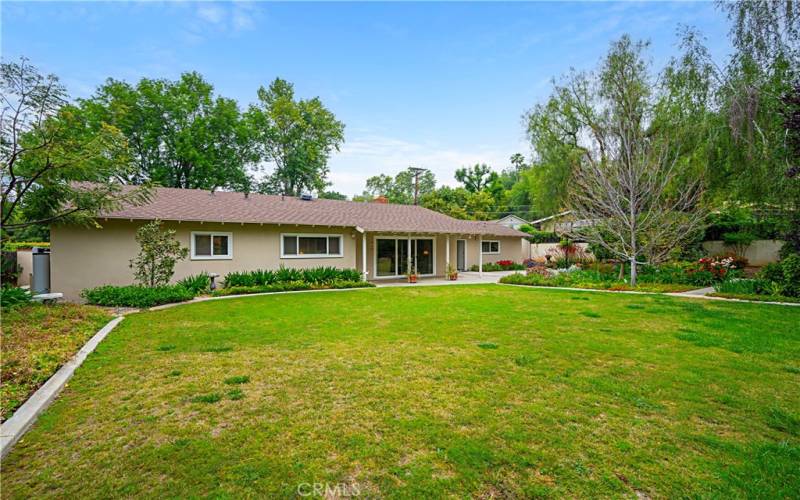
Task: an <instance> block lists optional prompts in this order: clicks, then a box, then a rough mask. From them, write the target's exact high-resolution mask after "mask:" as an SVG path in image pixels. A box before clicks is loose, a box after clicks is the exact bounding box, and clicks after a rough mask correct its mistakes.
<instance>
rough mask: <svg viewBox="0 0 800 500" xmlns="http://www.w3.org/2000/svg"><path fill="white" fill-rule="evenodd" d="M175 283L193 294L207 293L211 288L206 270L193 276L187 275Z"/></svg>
mask: <svg viewBox="0 0 800 500" xmlns="http://www.w3.org/2000/svg"><path fill="white" fill-rule="evenodd" d="M177 284H178V285H180V286H182V287H184V288H185V289H187V290H189V291H190V292H192V294H193V295H200V294H202V293H207V292H208V291H209V289H210V288H211V277H210V276H209V275H208V273H207V272H205V271H203V272H202V273H200V274H195V275H194V276H187V277H185V278H183V279H182V280H180V281H178V283H177Z"/></svg>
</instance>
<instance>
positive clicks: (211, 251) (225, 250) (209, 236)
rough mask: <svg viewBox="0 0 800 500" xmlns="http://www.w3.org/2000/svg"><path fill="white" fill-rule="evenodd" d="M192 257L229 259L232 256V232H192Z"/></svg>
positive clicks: (196, 258)
mask: <svg viewBox="0 0 800 500" xmlns="http://www.w3.org/2000/svg"><path fill="white" fill-rule="evenodd" d="M191 247H192V259H195V260H202V259H207V260H211V259H230V258H232V257H233V235H232V233H214V232H193V233H192V245H191Z"/></svg>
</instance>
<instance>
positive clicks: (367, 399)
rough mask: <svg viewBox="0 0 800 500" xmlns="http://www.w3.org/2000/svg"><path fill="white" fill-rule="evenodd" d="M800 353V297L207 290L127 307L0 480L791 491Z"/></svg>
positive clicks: (677, 493) (375, 492)
mask: <svg viewBox="0 0 800 500" xmlns="http://www.w3.org/2000/svg"><path fill="white" fill-rule="evenodd" d="M576 299H580V300H576ZM583 299H586V300H583ZM629 306H636V307H629ZM590 312H594V313H596V314H597V315H599V317H595V316H590V315H587V313H590ZM162 345H174V346H176V347H175V349H173V350H170V351H159V350H158V346H162ZM218 346H230V347H231V348H232V349H231V350H215V349H211V348H213V347H218ZM490 346H491V347H490ZM798 360H800V309H798V308H793V307H784V306H773V305H766V304H746V303H724V302H717V301H699V300H694V301H693V300H690V299H679V298H673V297H666V296H659V295H628V294H597V293H584V292H572V291H565V290H552V289H549V290H548V289H541V288H523V287H501V286H496V285H475V286H442V287H419V288H379V289H370V290H356V291H349V292H342V293H325V294H296V295H273V296H263V297H247V298H242V299H236V300H224V301H209V302H203V303H196V304H191V305H187V306H181V307H177V308H173V309H167V310H162V311H152V312H146V313H140V314H136V315H132V316H130V317H129V318H127V319H126V320H125V321H123V322H122V323H121V324H120V326H119V327H118V328H117V329H116V330H114V331H113V332H112V333H111V334H110V335H109V336H108V338H107V339H106V340H105V341H104V342H103V343H102V344H101V345H100V346H99V347H98V349H97V351H96V352H95V353H93V354H92V355H91V356H90V357H89V359H87V361H86V363H85V364H84V366H82V367H81V368H80V369H79V370H78V371H77V373H76V375H75V377H74V378H73V379H72V381H71V382H70V385H69V386H68V387H67V389H66V390H65V391H64V393H63V394H62V396H61V397H60V398H59V399H58V400H57V401H56V402H55V403H54V405H53V406H52V407H51V408H50V409H49V410H48V411H47V412H45V414H43V415H42V416H41V417H40V419H39V422H38V423H37V424H36V426H35V427H34V428H33V429H32V430H31V431H30V432H29V434H28V435H27V436H26V437H25V438H24V439H23V441H22V442H20V443H19V444H18V445H17V446H16V447H15V449H14V450H13V451H12V452H11V454H10V455H9V456H8V457H7V458H6V459H5V460H4V461H3V496H4V497H7V498H23V497H74V496H82V497H83V496H94V497H114V496H116V497H119V496H143V497H164V496H167V497H223V498H239V497H285V496H296V495H297V494H298V489H297V488H298V486H299V485H301V484H308V483H312V484H313V483H323V484H324V483H327V484H329V485H330V486H331V488H333V487H335V486H337V485H343V488H345V489H346V488H350V489H351V491H352V490H354V489H355V488H357V490H358V491H359V492H360V494H361V496H366V497H370V498H372V497H382V496H386V497H401V498H412V497H413V498H421V497H442V496H450V497H462V498H463V497H553V498H558V497H608V496H627V497H635V496H637V495H640V496H650V497H716V498H729V497H762V498H777V497H781V498H782V497H793V496H795V495H796V492H797V491H800V436H798V422H799V420H798V419H800V391H797V387H798V384H800V374H798V373H797V371H796V370H795V368H797V367H800V361H798ZM176 371H177V372H178V373H179V374H180V375H179V376H169V375H168V374H171V373H174V372H176ZM245 376H246V377H248V381H247V383H246V384H226V383H225V382H226V381H228V380H231V379H233V378H234V377H245ZM90 475H91V477H92V482H91V488H87V487H86V479H85V478H86V477H89V476H90Z"/></svg>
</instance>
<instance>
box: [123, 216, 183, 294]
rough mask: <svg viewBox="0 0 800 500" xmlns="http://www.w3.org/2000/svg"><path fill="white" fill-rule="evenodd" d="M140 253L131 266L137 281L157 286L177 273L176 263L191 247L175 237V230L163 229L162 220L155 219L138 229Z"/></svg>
mask: <svg viewBox="0 0 800 500" xmlns="http://www.w3.org/2000/svg"><path fill="white" fill-rule="evenodd" d="M136 242H137V243H139V254H138V255H137V256H136V258H134V259H131V261H130V267H131V269H133V270H134V271H133V276H134V277H135V278H136V281H138V282H139V283H141V284H143V285H147V286H151V287H155V286H160V285H166V284H167V283H169V280H170V279H171V278H172V275H173V274H174V273H175V263H176V262H178V261H179V260H182V259H185V258H186V256H187V255H189V249H187V248H184V247H182V246H181V244H180V242H178V241H177V240H176V239H175V230H174V229H168V230H166V231H162V230H161V221H159V220H154V221H153V222H149V223H147V224H145V225H144V226H142V227H140V228H139V229H137V230H136Z"/></svg>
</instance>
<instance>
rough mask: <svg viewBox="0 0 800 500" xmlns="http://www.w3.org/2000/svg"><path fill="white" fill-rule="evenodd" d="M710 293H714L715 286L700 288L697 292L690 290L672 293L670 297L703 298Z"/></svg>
mask: <svg viewBox="0 0 800 500" xmlns="http://www.w3.org/2000/svg"><path fill="white" fill-rule="evenodd" d="M709 293H714V287H713V286H709V287H706V288H698V289H697V290H689V291H688V292H676V293H670V294H669V295H674V296H676V297H703V296H705V295H708V294H709Z"/></svg>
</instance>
